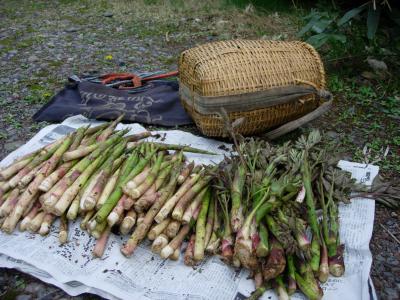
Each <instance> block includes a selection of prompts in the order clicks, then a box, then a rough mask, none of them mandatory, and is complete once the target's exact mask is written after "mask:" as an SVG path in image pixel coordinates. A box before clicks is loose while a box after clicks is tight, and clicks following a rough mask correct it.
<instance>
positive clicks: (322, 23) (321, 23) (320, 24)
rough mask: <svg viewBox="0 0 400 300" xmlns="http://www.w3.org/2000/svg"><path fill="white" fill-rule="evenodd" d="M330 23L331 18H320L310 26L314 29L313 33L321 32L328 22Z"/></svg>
mask: <svg viewBox="0 0 400 300" xmlns="http://www.w3.org/2000/svg"><path fill="white" fill-rule="evenodd" d="M331 23H332V20H328V19H320V20H318V21H317V22H315V23H314V25H313V26H312V28H311V30H312V31H314V32H315V33H322V32H324V31H325V29H326V28H327V27H328V26H329V24H331Z"/></svg>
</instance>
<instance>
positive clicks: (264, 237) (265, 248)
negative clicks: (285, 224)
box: [256, 223, 269, 257]
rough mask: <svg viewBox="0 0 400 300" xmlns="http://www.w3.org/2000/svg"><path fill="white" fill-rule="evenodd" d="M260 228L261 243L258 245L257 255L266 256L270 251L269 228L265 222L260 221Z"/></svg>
mask: <svg viewBox="0 0 400 300" xmlns="http://www.w3.org/2000/svg"><path fill="white" fill-rule="evenodd" d="M258 230H259V232H258V233H259V236H260V243H259V244H258V245H257V248H256V254H257V257H266V256H268V253H269V243H268V229H267V227H266V226H265V225H264V224H263V223H260V224H259V227H258Z"/></svg>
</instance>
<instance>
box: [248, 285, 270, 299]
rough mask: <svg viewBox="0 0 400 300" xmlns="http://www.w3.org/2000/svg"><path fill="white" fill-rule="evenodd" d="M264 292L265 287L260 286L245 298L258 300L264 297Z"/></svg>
mask: <svg viewBox="0 0 400 300" xmlns="http://www.w3.org/2000/svg"><path fill="white" fill-rule="evenodd" d="M266 290H267V288H266V287H265V286H260V287H258V288H257V289H256V290H255V291H254V292H252V293H251V295H250V296H249V297H247V298H246V300H257V299H260V298H261V297H262V295H264V293H265V292H266Z"/></svg>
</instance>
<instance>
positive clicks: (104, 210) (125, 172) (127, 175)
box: [96, 152, 150, 223]
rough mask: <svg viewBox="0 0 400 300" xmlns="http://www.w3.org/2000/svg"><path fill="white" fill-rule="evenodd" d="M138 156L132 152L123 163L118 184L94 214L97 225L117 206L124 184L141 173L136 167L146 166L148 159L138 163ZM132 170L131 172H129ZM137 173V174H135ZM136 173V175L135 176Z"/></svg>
mask: <svg viewBox="0 0 400 300" xmlns="http://www.w3.org/2000/svg"><path fill="white" fill-rule="evenodd" d="M138 159H139V158H138V154H137V153H136V152H132V154H131V155H130V156H129V157H128V159H127V160H126V161H125V162H124V164H123V166H122V169H121V172H120V174H121V175H120V178H118V182H117V184H116V187H115V189H114V191H113V193H112V194H111V195H110V197H109V198H108V199H107V200H106V202H105V203H104V204H103V205H102V206H101V208H100V209H99V211H98V212H97V213H96V221H97V223H102V222H104V221H105V220H106V219H107V216H108V215H109V213H110V212H111V211H112V210H113V208H114V207H115V205H117V203H118V200H119V199H120V198H121V196H122V186H124V185H125V184H126V182H128V181H129V180H130V179H131V178H133V177H134V176H136V175H137V174H139V173H140V172H141V170H139V168H138V166H139V165H140V164H142V165H143V168H144V166H145V165H146V164H147V161H148V160H149V159H150V157H147V159H148V160H147V161H146V162H145V163H142V162H143V161H145V160H146V158H145V159H143V160H142V161H140V162H139V163H137V161H138ZM134 165H136V167H135V168H134V169H133V170H132V168H133V166H134ZM131 170H132V171H131ZM136 172H137V173H136ZM135 173H136V174H135Z"/></svg>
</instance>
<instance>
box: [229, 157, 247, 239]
mask: <svg viewBox="0 0 400 300" xmlns="http://www.w3.org/2000/svg"><path fill="white" fill-rule="evenodd" d="M245 181H246V169H245V167H244V166H243V165H241V164H239V165H238V167H237V169H236V172H235V176H234V178H233V181H232V187H231V199H232V208H231V225H232V230H233V232H238V231H239V229H240V228H241V227H242V225H243V222H244V216H243V206H242V194H243V188H244V184H245Z"/></svg>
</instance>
